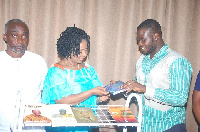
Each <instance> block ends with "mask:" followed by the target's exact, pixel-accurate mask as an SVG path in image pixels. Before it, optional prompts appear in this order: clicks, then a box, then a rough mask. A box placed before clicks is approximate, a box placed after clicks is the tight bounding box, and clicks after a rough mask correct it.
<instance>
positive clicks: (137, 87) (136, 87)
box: [122, 80, 146, 93]
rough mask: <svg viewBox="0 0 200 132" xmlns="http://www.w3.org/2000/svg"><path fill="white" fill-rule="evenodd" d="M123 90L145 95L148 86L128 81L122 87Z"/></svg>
mask: <svg viewBox="0 0 200 132" xmlns="http://www.w3.org/2000/svg"><path fill="white" fill-rule="evenodd" d="M122 89H124V90H125V91H126V92H127V93H129V92H130V91H132V90H133V91H135V92H138V93H145V92H146V86H144V85H142V84H140V83H138V82H136V81H133V80H130V81H127V82H126V83H125V84H124V85H123V86H122Z"/></svg>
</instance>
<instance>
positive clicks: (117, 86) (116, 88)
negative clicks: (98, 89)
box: [105, 81, 125, 95]
mask: <svg viewBox="0 0 200 132" xmlns="http://www.w3.org/2000/svg"><path fill="white" fill-rule="evenodd" d="M123 84H124V82H122V81H116V82H115V83H112V84H109V85H106V86H105V88H106V90H107V91H108V92H110V93H111V94H113V95H116V94H118V93H122V92H125V90H123V89H121V86H122V85H123Z"/></svg>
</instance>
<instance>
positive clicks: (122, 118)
mask: <svg viewBox="0 0 200 132" xmlns="http://www.w3.org/2000/svg"><path fill="white" fill-rule="evenodd" d="M108 109H109V112H110V114H111V116H112V118H113V119H114V120H115V122H124V123H128V122H138V121H137V119H136V118H135V116H134V115H133V113H132V112H131V110H130V108H129V107H123V106H119V107H118V106H114V107H112V106H110V107H109V108H108Z"/></svg>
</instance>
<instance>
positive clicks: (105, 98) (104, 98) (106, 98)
mask: <svg viewBox="0 0 200 132" xmlns="http://www.w3.org/2000/svg"><path fill="white" fill-rule="evenodd" d="M109 99H110V94H108V95H105V96H100V97H99V100H100V101H101V102H106V101H108V100H109Z"/></svg>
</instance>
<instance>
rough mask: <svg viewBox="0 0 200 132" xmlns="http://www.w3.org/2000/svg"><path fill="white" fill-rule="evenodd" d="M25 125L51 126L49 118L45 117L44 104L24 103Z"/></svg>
mask: <svg viewBox="0 0 200 132" xmlns="http://www.w3.org/2000/svg"><path fill="white" fill-rule="evenodd" d="M23 121H24V125H25V126H37V125H38V126H40V125H41V126H51V122H52V121H51V119H50V118H48V117H47V115H46V110H45V105H42V104H41V105H40V104H38V105H25V107H24V118H23Z"/></svg>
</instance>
